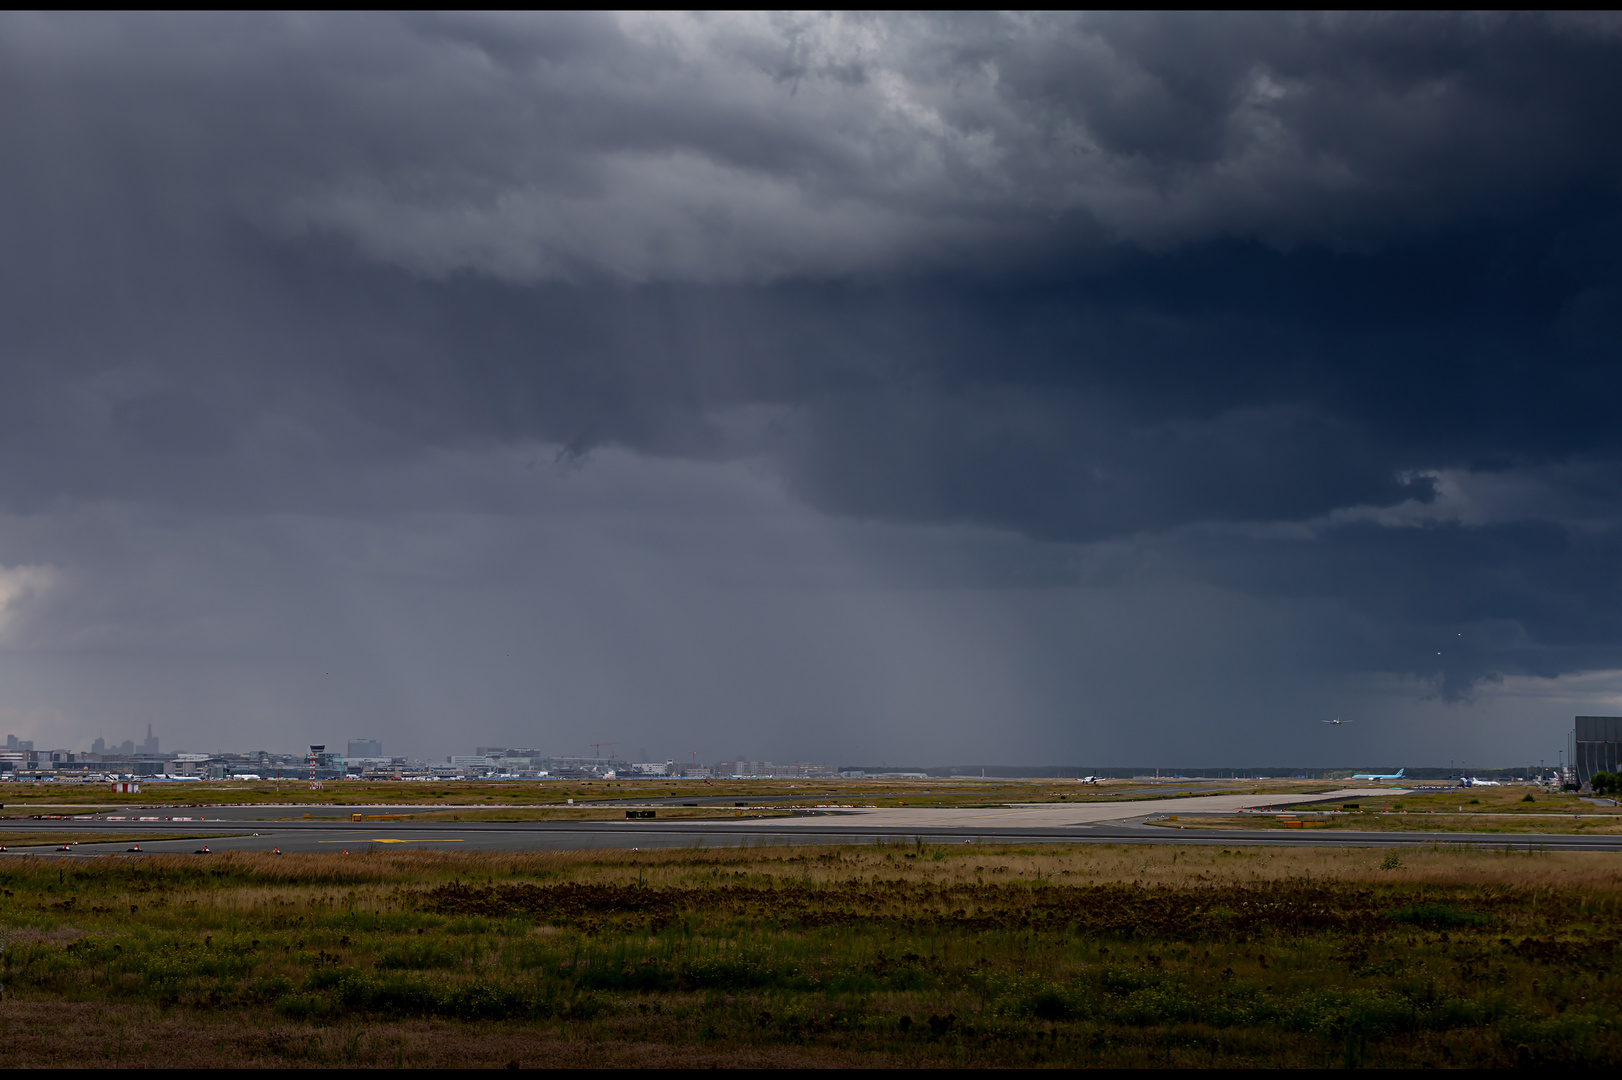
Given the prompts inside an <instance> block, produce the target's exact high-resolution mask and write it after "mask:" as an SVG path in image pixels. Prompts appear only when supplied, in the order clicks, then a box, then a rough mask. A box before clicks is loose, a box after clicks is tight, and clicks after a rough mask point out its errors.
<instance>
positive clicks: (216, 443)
mask: <svg viewBox="0 0 1622 1080" xmlns="http://www.w3.org/2000/svg"><path fill="white" fill-rule="evenodd" d="M1619 131H1622V23H1619V22H1618V21H1616V20H1614V19H1608V20H1592V19H1571V18H1561V19H1548V18H1543V17H1532V16H1398V17H1368V16H1361V15H1355V16H1330V17H1321V18H1320V17H1283V16H1277V15H1250V16H1187V15H1176V16H1169V17H1168V16H1140V15H1128V16H1120V15H1105V16H1075V15H1042V16H1032V17H1025V16H946V17H922V16H912V15H906V16H898V17H887V16H879V17H868V16H857V17H849V16H833V17H824V16H804V17H801V16H781V15H766V16H753V17H751V16H736V15H730V14H729V15H724V16H716V17H703V16H700V17H666V16H653V17H649V16H626V17H612V16H598V15H590V16H569V17H558V16H542V17H522V18H516V17H505V16H502V17H464V16H460V15H455V16H398V17H388V16H371V15H364V16H348V15H342V16H324V15H321V16H310V15H300V16H290V17H271V16H263V17H261V16H252V17H246V16H236V15H232V16H193V15H184V16H152V17H123V16H102V15H94V16H57V15H20V16H19V15H7V16H4V17H3V18H0V729H3V730H4V731H15V732H16V733H18V734H19V735H21V736H23V737H33V738H34V739H36V740H37V741H39V742H40V744H41V745H50V746H65V747H69V748H79V747H84V746H87V745H88V744H89V742H90V740H92V739H93V738H95V737H96V736H98V735H101V736H105V737H106V738H108V739H109V740H110V741H113V742H118V741H121V740H123V739H125V738H132V737H133V738H139V737H140V736H142V735H144V733H145V725H146V724H148V723H151V724H152V725H153V726H154V729H155V730H156V731H157V733H158V734H159V736H160V737H161V738H162V739H163V742H164V746H165V747H166V748H173V749H187V750H205V751H206V750H215V749H222V748H232V749H259V748H264V749H271V750H293V749H296V748H298V747H300V746H301V744H304V743H308V742H312V741H313V742H327V743H337V744H340V745H341V744H342V743H344V742H345V741H347V740H348V739H350V738H354V737H359V736H371V737H374V738H379V739H381V740H382V741H383V744H384V749H385V751H386V752H392V753H407V754H413V755H433V756H441V755H444V754H449V753H470V752H472V749H473V747H474V746H475V745H490V744H496V743H509V744H512V745H524V746H534V747H538V748H540V749H542V750H545V751H549V752H554V753H560V754H582V753H587V752H589V749H588V747H589V744H590V743H592V742H597V741H599V740H600V741H603V742H609V743H614V744H616V745H615V746H614V747H613V750H614V751H615V752H617V753H619V754H620V755H622V756H626V757H632V758H641V757H642V756H643V755H644V754H646V755H648V756H649V757H652V758H654V759H657V760H663V759H665V758H667V757H675V758H681V759H690V756H691V755H692V754H694V753H696V754H697V756H698V760H700V761H715V760H717V759H721V758H729V757H733V756H745V757H749V758H752V759H769V760H773V761H792V760H816V761H828V762H831V763H836V764H856V763H878V762H890V763H908V764H948V763H963V762H1006V763H1020V764H1061V763H1062V764H1077V765H1081V766H1089V765H1150V766H1152V765H1162V766H1167V767H1176V766H1224V765H1252V764H1256V765H1261V764H1299V765H1314V766H1331V765H1341V764H1357V765H1372V764H1384V765H1392V766H1396V765H1403V764H1407V765H1418V764H1438V763H1440V764H1446V763H1447V762H1448V761H1449V760H1458V759H1464V760H1469V761H1472V762H1476V763H1481V764H1486V763H1506V764H1507V763H1511V762H1524V761H1528V760H1530V761H1533V762H1535V761H1536V760H1538V759H1539V758H1546V759H1548V760H1550V761H1551V762H1552V760H1553V759H1554V756H1555V753H1556V751H1557V750H1558V749H1559V748H1560V747H1561V746H1562V745H1563V733H1564V732H1565V731H1566V730H1568V729H1569V726H1570V719H1571V716H1572V715H1573V714H1574V713H1590V712H1593V713H1615V712H1622V651H1619V650H1622V423H1619V420H1622V411H1619V409H1622V352H1619V350H1622V213H1619V212H1622V138H1619V136H1618V133H1619ZM1337 715H1338V716H1340V717H1342V718H1343V719H1347V720H1352V721H1354V723H1352V724H1350V725H1342V726H1339V727H1334V726H1329V725H1325V724H1322V723H1320V720H1322V719H1325V718H1330V717H1334V716H1337ZM0 733H3V732H0Z"/></svg>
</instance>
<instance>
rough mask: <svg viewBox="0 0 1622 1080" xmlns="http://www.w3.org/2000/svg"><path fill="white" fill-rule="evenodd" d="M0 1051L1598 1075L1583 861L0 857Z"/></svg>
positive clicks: (1279, 854) (1620, 1036) (1611, 865)
mask: <svg viewBox="0 0 1622 1080" xmlns="http://www.w3.org/2000/svg"><path fill="white" fill-rule="evenodd" d="M3 871H4V877H3V879H0V883H3V888H0V936H3V938H4V951H3V952H0V972H3V976H0V978H3V981H4V984H5V991H4V1000H3V1001H0V1064H4V1065H10V1066H17V1065H46V1064H74V1065H93V1064H106V1065H114V1064H117V1065H142V1064H146V1065H207V1066H221V1065H289V1066H301V1065H347V1064H355V1065H379V1066H394V1065H406V1066H459V1065H479V1064H484V1065H505V1064H507V1063H508V1062H509V1061H517V1062H519V1063H520V1064H559V1065H567V1064H573V1065H585V1064H597V1065H611V1064H622V1065H716V1064H719V1065H795V1064H802V1065H818V1064H821V1065H901V1066H940V1065H1038V1064H1070V1065H1104V1066H1110V1065H1114V1066H1144V1065H1162V1066H1173V1067H1197V1066H1221V1067H1233V1066H1241V1067H1243V1066H1307V1067H1319V1066H1325V1065H1329V1066H1342V1065H1368V1066H1377V1065H1393V1066H1396V1065H1434V1066H1449V1065H1451V1066H1484V1065H1513V1064H1555V1063H1563V1064H1575V1065H1615V1064H1617V1063H1618V1062H1619V1061H1622V1033H1619V1031H1618V1021H1617V1008H1616V1006H1617V994H1616V984H1615V981H1614V978H1613V975H1612V969H1613V967H1614V964H1615V960H1616V950H1617V944H1618V940H1619V937H1622V908H1619V901H1622V868H1618V866H1617V864H1616V863H1615V859H1614V856H1611V855H1606V854H1600V853H1593V854H1587V853H1558V854H1537V855H1528V854H1524V853H1517V854H1514V855H1506V854H1503V853H1490V852H1482V851H1474V850H1450V849H1446V848H1438V849H1433V850H1422V851H1415V852H1405V853H1402V854H1401V855H1397V854H1395V853H1388V852H1381V851H1366V850H1338V849H1335V850H1331V849H1323V850H1311V849H1306V850H1302V849H1287V850H1266V849H1263V850H1257V851H1242V852H1241V851H1227V850H1223V849H1220V848H1217V849H1210V848H1201V849H1175V848H1158V847H1113V846H1075V847H1058V846H1055V847H1052V848H1046V847H1044V848H1042V849H1040V850H1034V849H1017V848H998V847H981V846H977V845H955V846H951V847H934V846H918V845H909V846H905V847H896V846H862V847H860V848H856V847H846V848H793V849H783V848H754V849H726V850H714V849H710V850H702V851H699V850H687V851H655V852H613V853H608V852H573V853H537V854H525V855H461V854H435V853H410V854H396V853H380V854H368V855H352V856H347V857H346V856H338V855H319V856H315V855H312V856H282V857H275V856H257V855H227V856H210V857H185V856H163V857H152V858H148V859H144V860H127V859H119V860H114V859H106V860H94V861H90V862H75V863H73V864H72V865H64V864H62V863H60V862H48V861H47V860H43V859H42V860H28V859H23V860H18V861H14V862H9V863H6V864H4V866H3Z"/></svg>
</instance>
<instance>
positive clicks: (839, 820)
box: [0, 789, 1622, 859]
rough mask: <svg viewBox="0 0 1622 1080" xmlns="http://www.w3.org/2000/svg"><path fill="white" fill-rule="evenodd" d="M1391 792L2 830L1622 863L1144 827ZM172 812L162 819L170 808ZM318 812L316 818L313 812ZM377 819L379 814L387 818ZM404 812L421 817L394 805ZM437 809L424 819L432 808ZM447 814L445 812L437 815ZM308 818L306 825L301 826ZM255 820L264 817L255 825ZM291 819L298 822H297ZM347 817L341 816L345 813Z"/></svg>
mask: <svg viewBox="0 0 1622 1080" xmlns="http://www.w3.org/2000/svg"><path fill="white" fill-rule="evenodd" d="M1394 793H1395V792H1393V791H1392V790H1391V789H1374V790H1370V789H1347V790H1343V791H1336V792H1328V793H1324V794H1320V795H1315V796H1308V797H1303V796H1300V795H1294V796H1248V795H1217V796H1194V797H1191V798H1186V799H1157V800H1135V801H1131V802H1116V803H1078V804H1062V803H1061V804H1040V805H1030V806H1012V807H980V808H971V807H963V808H918V809H911V808H893V809H892V808H885V809H825V810H822V811H820V812H818V811H813V812H811V813H812V814H813V815H814V816H802V817H776V818H764V819H744V820H736V819H730V818H723V819H712V820H675V821H658V820H653V821H649V820H626V821H517V822H495V821H460V822H454V821H375V822H355V821H352V820H347V818H348V817H349V816H350V815H351V813H352V808H349V807H342V808H333V807H323V808H309V809H308V810H307V809H306V808H303V807H285V806H281V807H264V806H261V807H230V808H225V807H222V808H217V809H216V808H204V807H188V808H178V807H171V808H143V809H141V810H136V811H129V812H119V813H114V814H108V815H96V816H88V815H87V816H79V817H74V818H69V819H54V820H39V821H35V820H28V819H22V820H18V819H13V820H11V821H8V822H6V823H4V826H3V827H4V829H5V831H7V832H9V833H12V834H16V833H27V832H30V831H32V832H39V833H42V834H43V833H51V834H57V835H69V836H71V835H72V834H73V833H76V832H82V833H85V834H87V835H89V834H96V833H99V834H103V835H106V834H109V833H111V834H120V833H124V834H128V835H129V836H131V837H132V838H133V837H140V836H151V835H153V834H160V835H161V834H179V835H184V836H187V837H194V838H195V839H178V838H177V839H172V840H171V839H155V840H145V841H141V842H140V843H139V847H140V848H141V852H140V853H141V854H172V853H188V854H189V853H195V852H199V851H201V850H202V849H203V848H204V847H206V848H207V849H208V851H209V853H210V854H215V853H221V852H226V851H243V852H272V851H277V850H279V851H281V852H283V853H288V854H290V853H293V852H329V853H345V852H347V853H351V854H353V853H358V852H362V851H379V850H431V851H481V852H489V851H510V852H519V851H557V850H581V849H592V848H601V849H622V850H624V849H643V850H646V849H655V848H694V847H736V846H751V847H753V846H771V845H779V844H870V843H881V842H882V843H909V844H910V843H915V842H924V843H938V844H973V843H1017V844H1049V843H1060V844H1077V843H1081V844H1100V843H1103V844H1184V845H1197V846H1199V845H1213V844H1214V845H1226V846H1234V845H1255V846H1267V847H1415V846H1428V845H1430V844H1437V843H1439V844H1448V845H1472V846H1486V847H1492V848H1498V849H1504V848H1510V849H1513V850H1517V851H1522V850H1540V849H1541V850H1549V851H1557V850H1563V851H1614V852H1622V835H1619V836H1582V835H1577V834H1567V833H1456V832H1435V833H1429V832H1352V831H1347V830H1343V829H1336V830H1333V831H1330V830H1325V831H1316V830H1314V831H1311V832H1285V831H1283V830H1276V829H1266V830H1262V829H1257V830H1249V829H1222V830H1214V829H1175V828H1166V827H1164V826H1156V825H1148V824H1145V823H1144V819H1145V818H1146V817H1148V816H1150V815H1154V816H1160V815H1170V814H1177V815H1179V816H1182V815H1191V816H1193V815H1200V814H1225V815H1227V814H1233V813H1235V812H1238V811H1240V810H1243V809H1246V808H1254V807H1258V806H1261V807H1267V806H1278V805H1281V804H1287V805H1299V804H1302V803H1304V802H1308V801H1318V802H1332V801H1335V800H1338V799H1343V798H1351V797H1354V796H1355V795H1369V794H1380V795H1390V794H1394ZM165 809H167V812H164V810H165ZM318 809H319V810H321V811H324V812H325V813H324V814H317V812H316V811H317V810H318ZM379 809H383V808H379ZM387 809H390V810H393V811H396V812H398V811H405V812H410V811H411V810H412V809H415V808H408V807H392V808H387ZM424 809H430V808H424ZM431 809H434V810H444V809H447V808H446V807H439V806H436V807H432V808H431ZM306 812H308V813H310V815H311V816H310V817H309V818H305V817H303V814H305V813H306ZM254 814H257V815H258V816H257V817H254V816H253V815H254ZM294 814H297V815H298V816H297V817H294V816H293V815H294ZM340 815H341V816H340ZM133 846H135V844H134V842H133V841H111V842H100V843H80V844H74V845H71V847H70V850H68V851H59V850H56V849H55V848H54V847H47V846H40V845H30V844H26V843H17V844H11V845H8V848H7V850H6V851H5V852H4V853H3V855H0V857H4V856H21V855H30V856H46V857H51V858H74V859H77V858H89V857H95V856H100V855H115V856H128V857H138V856H137V853H135V852H133V851H130V850H129V849H130V848H131V847H133Z"/></svg>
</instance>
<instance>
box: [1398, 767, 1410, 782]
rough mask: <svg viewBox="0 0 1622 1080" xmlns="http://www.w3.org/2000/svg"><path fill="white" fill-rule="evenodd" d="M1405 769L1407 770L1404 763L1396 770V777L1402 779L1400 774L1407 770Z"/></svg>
mask: <svg viewBox="0 0 1622 1080" xmlns="http://www.w3.org/2000/svg"><path fill="white" fill-rule="evenodd" d="M1407 771H1408V766H1406V765H1404V766H1403V767H1402V768H1400V769H1398V770H1397V779H1399V780H1400V779H1402V774H1403V773H1405V772H1407Z"/></svg>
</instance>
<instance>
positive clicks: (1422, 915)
mask: <svg viewBox="0 0 1622 1080" xmlns="http://www.w3.org/2000/svg"><path fill="white" fill-rule="evenodd" d="M1388 916H1389V917H1390V918H1391V919H1392V920H1393V921H1395V922H1400V923H1411V924H1413V925H1414V926H1429V927H1432V928H1433V929H1446V928H1447V927H1452V926H1485V925H1487V922H1488V921H1489V920H1488V919H1487V916H1485V915H1483V914H1481V913H1480V912H1476V911H1465V910H1464V909H1462V908H1456V907H1450V906H1448V905H1447V904H1438V903H1436V902H1435V901H1431V902H1428V903H1424V904H1409V905H1408V906H1407V907H1400V908H1397V909H1395V910H1394V911H1391V912H1388Z"/></svg>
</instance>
